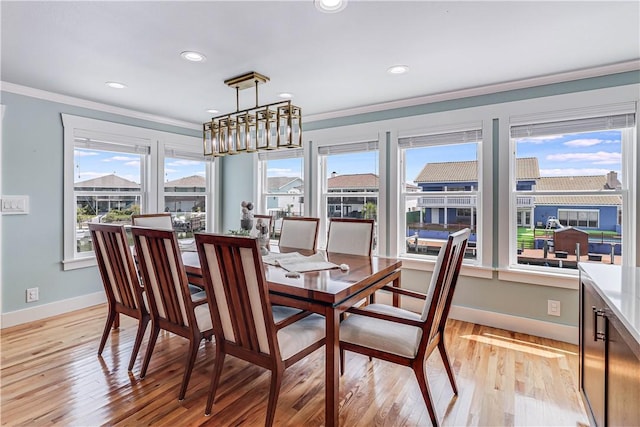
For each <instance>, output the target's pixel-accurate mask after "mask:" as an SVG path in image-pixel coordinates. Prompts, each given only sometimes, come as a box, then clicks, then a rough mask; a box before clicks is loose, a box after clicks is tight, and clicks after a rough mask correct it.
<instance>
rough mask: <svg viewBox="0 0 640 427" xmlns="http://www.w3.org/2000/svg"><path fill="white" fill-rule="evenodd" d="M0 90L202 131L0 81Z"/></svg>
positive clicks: (194, 126) (199, 126)
mask: <svg viewBox="0 0 640 427" xmlns="http://www.w3.org/2000/svg"><path fill="white" fill-rule="evenodd" d="M0 90H2V91H5V92H10V93H15V94H17V95H24V96H29V97H31V98H37V99H42V100H45V101H52V102H59V103H61V104H66V105H73V106H74V107H82V108H88V109H90V110H96V111H102V112H104V113H112V114H118V115H120V116H126V117H131V118H134V119H140V120H147V121H150V122H154V123H160V124H164V125H170V126H177V127H181V128H186V129H194V130H202V123H191V122H185V121H183V120H176V119H171V118H168V117H163V116H157V115H155V114H149V113H143V112H141V111H136V110H130V109H128V108H122V107H115V106H113V105H108V104H102V103H100V102H94V101H88V100H86V99H82V98H76V97H73V96H67V95H61V94H58V93H54V92H48V91H45V90H41V89H35V88H31V87H27V86H21V85H17V84H15V83H9V82H5V81H0Z"/></svg>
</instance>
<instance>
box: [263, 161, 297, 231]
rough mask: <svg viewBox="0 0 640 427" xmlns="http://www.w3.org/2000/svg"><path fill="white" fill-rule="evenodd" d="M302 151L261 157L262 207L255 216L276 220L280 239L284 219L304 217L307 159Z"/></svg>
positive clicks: (274, 226)
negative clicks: (305, 161) (266, 216)
mask: <svg viewBox="0 0 640 427" xmlns="http://www.w3.org/2000/svg"><path fill="white" fill-rule="evenodd" d="M303 154H304V153H303V151H302V149H288V150H277V151H265V152H261V153H259V154H258V170H259V171H260V173H259V178H258V179H259V183H258V188H259V191H260V194H259V199H260V200H259V203H258V209H257V210H255V213H259V214H262V215H271V216H272V217H273V221H274V223H273V228H272V230H273V232H274V234H275V235H274V236H273V237H274V238H277V237H278V236H279V233H280V228H281V226H282V218H283V217H285V216H303V215H304V179H303V177H304V157H303Z"/></svg>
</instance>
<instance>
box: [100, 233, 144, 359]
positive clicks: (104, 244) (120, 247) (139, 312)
mask: <svg viewBox="0 0 640 427" xmlns="http://www.w3.org/2000/svg"><path fill="white" fill-rule="evenodd" d="M89 230H90V232H91V239H92V241H93V249H94V252H95V254H96V262H97V263H98V270H100V276H101V277H102V284H103V285H104V290H105V293H106V295H107V304H108V307H109V313H108V314H107V322H106V323H105V325H104V331H103V332H102V338H101V340H100V346H99V347H98V355H101V354H102V350H104V346H105V343H106V342H107V337H108V336H109V330H110V329H111V327H112V326H113V327H114V329H115V328H118V327H119V326H120V314H121V313H122V314H124V315H126V316H130V317H133V318H134V319H138V332H137V333H136V339H135V341H134V343H133V350H132V353H131V359H130V360H129V368H128V369H129V371H131V370H132V369H133V364H134V363H135V360H136V357H137V356H138V351H139V350H140V344H141V343H142V337H143V336H144V333H145V331H146V330H147V324H148V323H149V319H150V315H149V312H148V310H147V307H146V305H145V301H144V298H143V289H142V286H141V285H140V281H139V280H138V273H137V271H136V267H135V265H134V263H133V257H132V255H131V250H130V249H129V244H128V242H127V235H126V233H125V231H124V226H122V225H113V224H98V223H90V224H89Z"/></svg>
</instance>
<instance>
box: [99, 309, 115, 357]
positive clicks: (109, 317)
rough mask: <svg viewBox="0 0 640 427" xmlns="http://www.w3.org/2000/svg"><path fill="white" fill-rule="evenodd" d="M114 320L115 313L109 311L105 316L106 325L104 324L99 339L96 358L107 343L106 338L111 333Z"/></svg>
mask: <svg viewBox="0 0 640 427" xmlns="http://www.w3.org/2000/svg"><path fill="white" fill-rule="evenodd" d="M115 318H116V312H115V311H111V310H109V313H108V314H107V323H105V324H104V331H103V332H102V338H101V339H100V347H98V356H99V355H101V354H102V350H104V345H105V344H106V343H107V337H108V336H109V333H110V332H111V325H112V324H113V321H114V320H115Z"/></svg>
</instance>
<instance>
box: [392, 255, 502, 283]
mask: <svg viewBox="0 0 640 427" xmlns="http://www.w3.org/2000/svg"><path fill="white" fill-rule="evenodd" d="M400 259H402V268H406V269H409V270H418V271H429V272H431V271H433V268H434V267H435V264H436V263H435V257H433V258H432V259H417V258H413V257H400ZM460 275H461V276H465V277H477V278H480V279H492V278H493V269H492V268H488V267H483V266H480V265H473V264H463V265H462V267H461V269H460Z"/></svg>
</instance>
